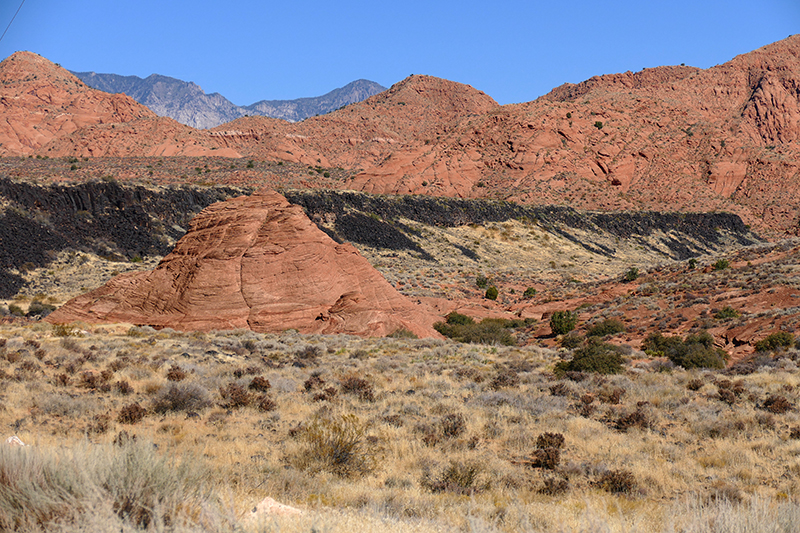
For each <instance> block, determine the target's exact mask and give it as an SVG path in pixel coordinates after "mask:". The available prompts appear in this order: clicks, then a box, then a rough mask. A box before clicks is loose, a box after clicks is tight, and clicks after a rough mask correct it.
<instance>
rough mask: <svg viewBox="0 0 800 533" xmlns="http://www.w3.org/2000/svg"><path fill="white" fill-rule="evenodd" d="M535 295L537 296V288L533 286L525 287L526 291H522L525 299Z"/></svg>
mask: <svg viewBox="0 0 800 533" xmlns="http://www.w3.org/2000/svg"><path fill="white" fill-rule="evenodd" d="M534 296H536V289H534V288H533V287H528V288H527V289H525V292H524V293H522V297H523V298H525V299H529V298H533V297H534Z"/></svg>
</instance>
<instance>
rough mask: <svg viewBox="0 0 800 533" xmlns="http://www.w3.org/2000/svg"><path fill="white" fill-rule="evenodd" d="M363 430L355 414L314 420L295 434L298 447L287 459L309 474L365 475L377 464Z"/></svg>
mask: <svg viewBox="0 0 800 533" xmlns="http://www.w3.org/2000/svg"><path fill="white" fill-rule="evenodd" d="M367 429H368V427H367V425H366V424H364V423H362V422H361V421H360V420H359V419H358V417H357V416H355V415H341V416H333V417H330V418H319V417H318V418H314V419H313V420H311V422H310V423H308V424H307V425H304V426H302V427H301V428H300V429H299V430H298V431H297V432H296V437H297V439H298V440H299V441H300V444H301V447H300V449H299V450H297V451H295V453H293V454H290V455H289V456H288V457H287V459H288V461H289V463H290V464H292V465H294V466H295V467H296V468H299V469H300V470H305V471H308V472H311V473H317V472H320V471H325V472H330V473H332V474H335V475H337V476H340V477H345V478H352V477H358V476H362V475H364V474H368V473H369V472H371V471H372V470H374V469H375V467H376V466H377V464H378V460H379V456H378V453H379V449H378V446H377V442H376V439H374V438H371V437H369V436H368V435H367Z"/></svg>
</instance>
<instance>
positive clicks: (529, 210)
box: [285, 191, 761, 260]
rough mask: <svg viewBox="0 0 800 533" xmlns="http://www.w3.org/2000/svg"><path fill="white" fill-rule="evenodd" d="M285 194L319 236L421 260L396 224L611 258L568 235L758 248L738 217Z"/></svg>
mask: <svg viewBox="0 0 800 533" xmlns="http://www.w3.org/2000/svg"><path fill="white" fill-rule="evenodd" d="M285 194H286V198H287V199H288V200H289V201H290V202H292V203H295V204H298V205H301V206H302V207H303V208H304V209H305V211H306V213H307V214H308V215H309V217H310V218H311V219H312V220H314V221H315V222H317V224H318V226H320V227H321V228H325V226H324V221H330V220H334V221H335V222H334V230H330V229H328V228H325V230H326V232H329V234H333V235H336V236H338V237H339V238H340V239H342V240H347V241H351V242H356V243H359V244H366V245H369V246H373V247H376V248H383V249H388V250H410V251H417V252H418V253H421V255H422V254H424V255H426V256H427V255H428V253H427V252H425V251H424V250H423V249H422V248H421V247H420V246H419V245H418V244H417V243H416V242H414V241H413V240H412V239H411V237H410V236H409V235H411V234H413V231H412V230H411V228H409V227H408V226H407V225H405V224H402V223H401V222H399V221H400V220H401V219H405V220H412V221H414V222H418V223H422V224H428V225H433V226H444V227H456V226H464V225H468V224H478V225H485V224H487V223H493V222H504V221H507V220H517V221H520V222H523V223H535V224H537V225H539V226H540V227H542V228H543V229H545V230H547V231H550V232H551V233H554V234H558V235H561V236H562V237H564V238H565V239H567V240H569V241H571V242H574V243H576V244H578V245H580V246H582V247H583V248H585V249H586V250H588V251H590V252H592V253H595V254H598V255H603V256H606V257H612V256H614V254H615V250H614V249H613V248H611V247H609V246H606V245H603V244H600V243H597V242H593V241H586V240H585V238H584V239H581V238H578V237H577V236H576V231H575V230H580V231H582V232H587V233H590V234H591V233H595V234H601V233H605V234H610V235H612V236H613V237H617V238H619V239H640V240H641V245H642V246H643V247H645V248H648V249H650V250H652V251H658V252H660V253H667V254H668V255H669V256H670V257H671V258H672V259H676V260H683V259H688V258H690V257H694V256H698V255H700V254H703V253H708V252H711V251H713V250H715V249H719V248H722V247H724V246H727V245H730V244H738V245H744V246H746V245H750V244H755V243H758V242H761V239H760V238H759V237H758V236H757V235H755V234H754V233H752V232H751V231H750V230H749V229H748V228H747V227H746V226H745V225H744V223H743V222H742V220H741V218H740V217H739V216H738V215H734V214H730V213H658V212H629V213H598V212H580V211H576V210H575V209H572V208H569V207H562V206H545V207H531V206H522V205H518V204H514V203H510V202H501V201H492V200H464V199H458V198H434V197H429V196H417V195H409V196H384V195H368V194H364V193H357V192H349V191H345V192H341V191H287V192H286V193H285ZM462 252H463V250H462Z"/></svg>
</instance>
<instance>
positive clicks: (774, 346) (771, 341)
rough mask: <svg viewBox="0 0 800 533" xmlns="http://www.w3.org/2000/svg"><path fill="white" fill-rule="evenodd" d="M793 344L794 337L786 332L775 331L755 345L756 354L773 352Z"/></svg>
mask: <svg viewBox="0 0 800 533" xmlns="http://www.w3.org/2000/svg"><path fill="white" fill-rule="evenodd" d="M793 344H794V335H792V334H791V333H789V332H787V331H776V332H775V333H772V334H770V335H769V336H768V337H766V338H765V339H761V340H760V341H758V342H756V343H755V349H756V351H757V352H775V351H778V350H780V349H782V348H789V347H790V346H792V345H793Z"/></svg>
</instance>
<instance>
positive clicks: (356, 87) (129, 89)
mask: <svg viewBox="0 0 800 533" xmlns="http://www.w3.org/2000/svg"><path fill="white" fill-rule="evenodd" d="M72 74H74V75H75V76H77V77H78V78H80V80H81V81H82V82H84V83H85V84H86V85H88V86H89V87H92V88H94V89H98V90H100V91H104V92H107V93H111V94H117V93H124V94H127V95H128V96H130V97H131V98H133V99H134V100H136V101H137V102H139V103H140V104H143V105H145V106H147V107H148V108H150V109H151V110H152V111H153V112H154V113H156V114H157V115H159V116H162V117H170V118H173V119H175V120H177V121H178V122H180V123H181V124H185V125H187V126H191V127H193V128H204V129H205V128H213V127H215V126H219V125H220V124H224V123H226V122H230V121H231V120H235V119H237V118H240V117H244V116H247V115H261V116H267V117H272V118H280V119H283V120H287V121H289V122H298V121H300V120H303V119H306V118H308V117H313V116H314V115H324V114H326V113H330V112H331V111H334V110H336V109H339V108H340V107H342V106H345V105H348V104H352V103H355V102H360V101H362V100H366V99H367V98H369V97H370V96H372V95H375V94H378V93H381V92H383V91H385V90H386V87H383V86H382V85H379V84H377V83H375V82H373V81H369V80H356V81H354V82H351V83H348V84H347V85H345V86H344V87H341V88H339V89H334V90H333V91H331V92H329V93H327V94H324V95H322V96H316V97H311V98H297V99H295V100H261V101H259V102H256V103H254V104H252V105H248V106H238V105H236V104H234V103H232V102H231V101H230V100H228V99H227V98H225V97H224V96H222V95H221V94H219V93H211V94H206V93H205V92H203V89H202V88H201V87H200V86H199V85H197V84H196V83H192V82H189V81H183V80H179V79H176V78H170V77H169V76H161V75H160V74H151V75H150V76H148V77H146V78H140V77H138V76H120V75H118V74H98V73H96V72H72Z"/></svg>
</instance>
